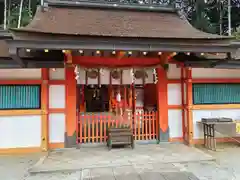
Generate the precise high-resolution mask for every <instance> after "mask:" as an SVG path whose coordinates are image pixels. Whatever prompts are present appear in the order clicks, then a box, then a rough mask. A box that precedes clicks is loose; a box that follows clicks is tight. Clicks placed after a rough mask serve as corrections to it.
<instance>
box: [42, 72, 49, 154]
mask: <svg viewBox="0 0 240 180" xmlns="http://www.w3.org/2000/svg"><path fill="white" fill-rule="evenodd" d="M41 71H42V87H41V110H42V123H41V124H42V137H41V138H42V140H41V149H42V150H43V151H47V150H48V148H49V122H48V120H49V117H48V113H49V112H48V110H49V82H48V80H49V69H47V68H42V69H41Z"/></svg>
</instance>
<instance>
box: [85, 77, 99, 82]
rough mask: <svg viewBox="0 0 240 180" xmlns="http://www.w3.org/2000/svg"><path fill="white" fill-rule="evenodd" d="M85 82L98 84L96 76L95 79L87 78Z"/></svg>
mask: <svg viewBox="0 0 240 180" xmlns="http://www.w3.org/2000/svg"><path fill="white" fill-rule="evenodd" d="M87 82H88V84H98V77H97V78H95V79H92V78H88V79H87Z"/></svg>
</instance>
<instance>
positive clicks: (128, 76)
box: [123, 69, 132, 84]
mask: <svg viewBox="0 0 240 180" xmlns="http://www.w3.org/2000/svg"><path fill="white" fill-rule="evenodd" d="M123 84H132V73H131V70H130V69H124V70H123Z"/></svg>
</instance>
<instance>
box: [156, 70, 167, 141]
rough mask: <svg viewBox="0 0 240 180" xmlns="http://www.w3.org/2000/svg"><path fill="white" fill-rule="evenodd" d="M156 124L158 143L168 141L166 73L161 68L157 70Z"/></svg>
mask: <svg viewBox="0 0 240 180" xmlns="http://www.w3.org/2000/svg"><path fill="white" fill-rule="evenodd" d="M157 77H158V82H157V84H156V88H157V91H156V92H157V122H158V126H159V132H158V133H159V140H160V142H168V141H169V127H168V87H167V72H166V71H165V70H164V69H163V68H157Z"/></svg>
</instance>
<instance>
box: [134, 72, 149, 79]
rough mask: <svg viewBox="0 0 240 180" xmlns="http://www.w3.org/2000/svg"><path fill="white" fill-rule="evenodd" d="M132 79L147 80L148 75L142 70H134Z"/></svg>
mask: <svg viewBox="0 0 240 180" xmlns="http://www.w3.org/2000/svg"><path fill="white" fill-rule="evenodd" d="M134 77H135V78H136V79H143V78H148V75H147V73H146V72H145V71H144V70H136V71H135V72H134Z"/></svg>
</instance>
